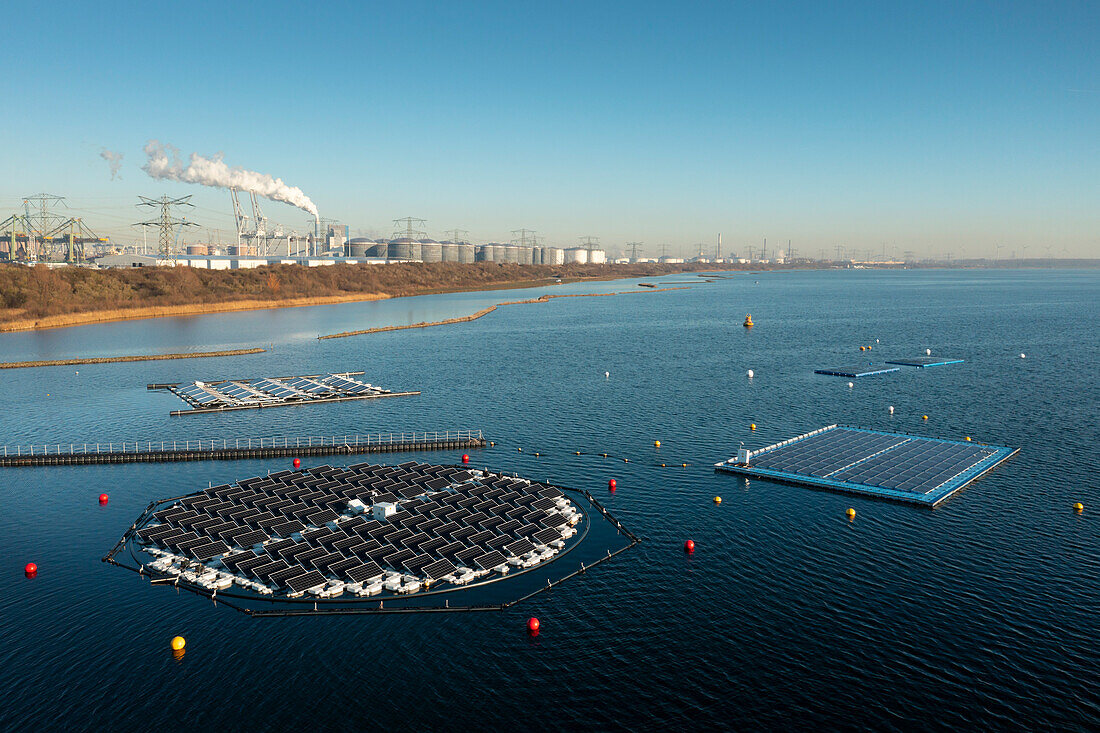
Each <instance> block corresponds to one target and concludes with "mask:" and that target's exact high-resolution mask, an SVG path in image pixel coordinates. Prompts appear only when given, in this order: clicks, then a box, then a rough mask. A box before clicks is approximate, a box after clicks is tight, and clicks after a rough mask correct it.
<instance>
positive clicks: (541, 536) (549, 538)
mask: <svg viewBox="0 0 1100 733" xmlns="http://www.w3.org/2000/svg"><path fill="white" fill-rule="evenodd" d="M531 539H533V540H534V541H535V542H538V543H539V544H540V545H548V544H550V543H551V542H557V541H558V540H560V539H561V532H559V531H558V530H556V529H553V528H551V527H546V528H545V529H540V530H539V531H538V532H535V533H534V534H533V535H531Z"/></svg>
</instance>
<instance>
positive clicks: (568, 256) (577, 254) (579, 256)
mask: <svg viewBox="0 0 1100 733" xmlns="http://www.w3.org/2000/svg"><path fill="white" fill-rule="evenodd" d="M574 262H578V263H580V264H586V263H587V262H588V250H587V249H585V248H584V247H570V248H569V249H567V250H565V263H564V264H566V265H569V264H572V263H574Z"/></svg>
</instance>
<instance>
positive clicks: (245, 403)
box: [147, 372, 420, 416]
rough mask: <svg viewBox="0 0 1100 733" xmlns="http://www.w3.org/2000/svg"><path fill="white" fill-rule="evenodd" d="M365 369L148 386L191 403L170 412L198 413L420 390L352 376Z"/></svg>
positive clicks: (362, 398) (397, 394) (405, 395)
mask: <svg viewBox="0 0 1100 733" xmlns="http://www.w3.org/2000/svg"><path fill="white" fill-rule="evenodd" d="M362 373H363V372H339V373H335V374H305V375H300V376H294V377H261V378H259V379H223V380H219V381H216V382H199V381H195V382H187V383H174V384H150V385H147V387H148V389H153V390H159V389H166V390H168V391H169V392H171V393H172V394H174V395H176V396H177V397H179V398H180V399H181V400H183V401H184V402H186V403H187V404H189V405H190V406H191V409H190V410H173V411H172V412H171V413H170V414H171V415H173V416H177V415H195V414H199V413H205V412H226V411H229V410H254V409H260V408H264V407H287V406H289V405H312V404H316V403H318V402H347V401H349V400H370V399H378V398H380V397H409V396H412V395H418V394H420V392H418V391H407V392H392V391H390V390H388V389H383V388H381V387H376V386H375V385H373V384H368V383H366V382H360V381H359V380H357V379H352V375H358V374H362Z"/></svg>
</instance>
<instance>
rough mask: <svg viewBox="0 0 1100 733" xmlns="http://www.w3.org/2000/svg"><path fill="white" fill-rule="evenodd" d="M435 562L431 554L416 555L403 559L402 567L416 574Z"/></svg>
mask: <svg viewBox="0 0 1100 733" xmlns="http://www.w3.org/2000/svg"><path fill="white" fill-rule="evenodd" d="M433 562H434V560H433V559H432V557H431V556H430V555H414V556H413V557H409V558H405V559H404V560H402V561H401V567H403V568H405V570H408V571H409V572H410V573H412V574H413V575H415V574H416V573H418V572H420V569H421V568H423V567H426V566H428V565H431V564H432V563H433Z"/></svg>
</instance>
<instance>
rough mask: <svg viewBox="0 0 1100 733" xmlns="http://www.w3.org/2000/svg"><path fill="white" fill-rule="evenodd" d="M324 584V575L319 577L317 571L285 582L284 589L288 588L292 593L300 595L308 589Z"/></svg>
mask: <svg viewBox="0 0 1100 733" xmlns="http://www.w3.org/2000/svg"><path fill="white" fill-rule="evenodd" d="M325 582H326V580H325V576H324V575H321V573H320V572H319V571H317V570H311V571H309V572H308V573H306V574H305V575H298V576H295V577H293V578H290V579H289V580H287V581H286V587H287V588H289V589H290V591H291V592H292V593H302V592H303V591H306V590H309V589H310V588H316V587H317V586H319V585H324V584H325Z"/></svg>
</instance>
